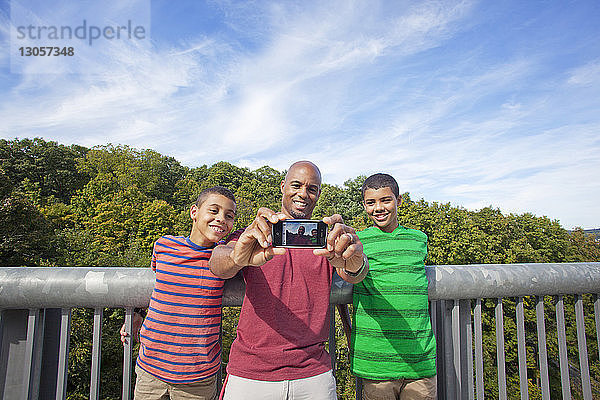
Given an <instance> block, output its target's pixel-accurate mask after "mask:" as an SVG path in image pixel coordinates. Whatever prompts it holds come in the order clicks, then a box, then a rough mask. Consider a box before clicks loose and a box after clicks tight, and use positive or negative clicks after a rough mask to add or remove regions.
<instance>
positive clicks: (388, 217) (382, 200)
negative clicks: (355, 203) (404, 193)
mask: <svg viewBox="0 0 600 400" xmlns="http://www.w3.org/2000/svg"><path fill="white" fill-rule="evenodd" d="M401 202H402V197H400V196H398V197H396V196H394V193H393V192H392V189H390V188H389V187H382V188H379V189H367V190H365V195H364V200H363V205H364V206H365V211H366V212H367V215H368V216H369V218H371V220H372V221H373V224H375V226H377V227H378V228H379V229H381V230H382V231H384V232H392V231H393V230H394V229H396V228H397V227H398V206H399V205H400V204H401Z"/></svg>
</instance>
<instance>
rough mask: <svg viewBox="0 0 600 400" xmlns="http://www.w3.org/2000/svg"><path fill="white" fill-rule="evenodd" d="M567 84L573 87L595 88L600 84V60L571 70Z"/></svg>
mask: <svg viewBox="0 0 600 400" xmlns="http://www.w3.org/2000/svg"><path fill="white" fill-rule="evenodd" d="M567 83H568V84H570V85H575V86H591V85H595V86H597V85H598V84H600V60H596V61H594V62H591V63H589V64H586V65H583V66H581V67H577V68H575V69H573V70H571V71H570V72H569V79H568V80H567Z"/></svg>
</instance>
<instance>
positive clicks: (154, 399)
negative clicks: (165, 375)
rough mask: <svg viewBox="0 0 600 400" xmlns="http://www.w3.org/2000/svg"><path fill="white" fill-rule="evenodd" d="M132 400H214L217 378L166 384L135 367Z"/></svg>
mask: <svg viewBox="0 0 600 400" xmlns="http://www.w3.org/2000/svg"><path fill="white" fill-rule="evenodd" d="M135 373H136V375H137V379H136V380H135V390H134V392H133V398H134V400H167V399H171V400H188V399H190V400H191V399H194V400H215V399H216V398H217V376H216V375H213V376H211V377H209V378H206V379H203V380H201V381H198V382H194V383H182V384H176V383H168V382H165V381H161V380H160V379H158V378H157V377H155V376H154V375H152V374H149V373H148V372H146V371H144V370H143V369H141V368H140V367H139V366H138V365H136V366H135Z"/></svg>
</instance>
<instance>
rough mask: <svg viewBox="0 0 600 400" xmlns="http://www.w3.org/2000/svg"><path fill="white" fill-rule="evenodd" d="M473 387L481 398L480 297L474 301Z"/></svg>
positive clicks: (482, 391)
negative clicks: (474, 382)
mask: <svg viewBox="0 0 600 400" xmlns="http://www.w3.org/2000/svg"><path fill="white" fill-rule="evenodd" d="M473 314H474V319H475V381H476V384H475V387H476V391H477V400H483V398H484V390H483V329H482V318H481V299H477V300H476V302H475V310H474V313H473Z"/></svg>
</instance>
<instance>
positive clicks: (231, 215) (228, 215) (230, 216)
mask: <svg viewBox="0 0 600 400" xmlns="http://www.w3.org/2000/svg"><path fill="white" fill-rule="evenodd" d="M225 218H227V219H234V218H235V215H233V214H227V215H226V216H225Z"/></svg>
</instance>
